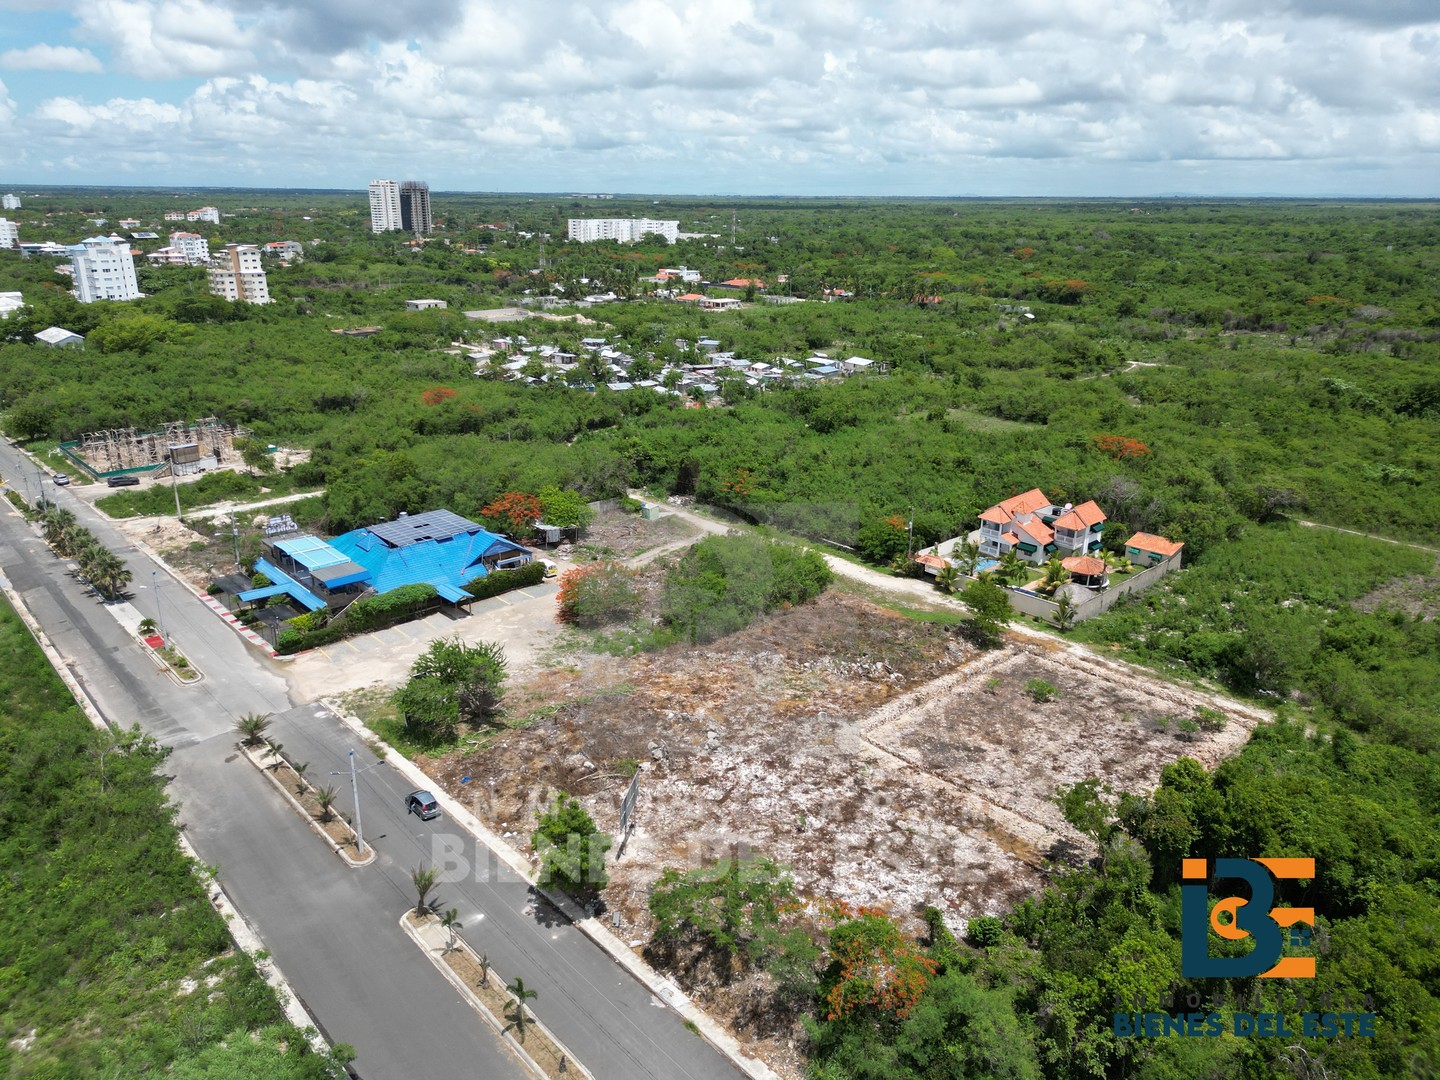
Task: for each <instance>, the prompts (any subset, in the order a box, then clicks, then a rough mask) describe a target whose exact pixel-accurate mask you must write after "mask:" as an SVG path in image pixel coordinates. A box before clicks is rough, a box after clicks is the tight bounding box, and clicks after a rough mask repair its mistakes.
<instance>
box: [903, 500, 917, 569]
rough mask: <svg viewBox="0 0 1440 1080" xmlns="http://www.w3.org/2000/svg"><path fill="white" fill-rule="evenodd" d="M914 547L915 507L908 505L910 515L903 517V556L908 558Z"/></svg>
mask: <svg viewBox="0 0 1440 1080" xmlns="http://www.w3.org/2000/svg"><path fill="white" fill-rule="evenodd" d="M914 549H915V507H913V506H912V507H910V516H909V517H908V518H906V519H905V557H906V558H907V559H908V558H910V555H911V552H913V551H914Z"/></svg>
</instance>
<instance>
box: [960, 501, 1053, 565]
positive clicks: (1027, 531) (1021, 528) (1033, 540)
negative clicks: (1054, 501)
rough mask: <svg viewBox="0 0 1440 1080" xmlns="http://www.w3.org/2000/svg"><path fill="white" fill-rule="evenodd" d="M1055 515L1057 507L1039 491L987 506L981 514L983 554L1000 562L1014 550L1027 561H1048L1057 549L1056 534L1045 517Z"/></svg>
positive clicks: (980, 533)
mask: <svg viewBox="0 0 1440 1080" xmlns="http://www.w3.org/2000/svg"><path fill="white" fill-rule="evenodd" d="M1055 516H1058V512H1057V510H1056V508H1055V507H1054V506H1052V505H1051V503H1050V498H1049V496H1047V495H1046V494H1045V493H1044V492H1043V491H1041V490H1040V489H1039V488H1031V489H1030V490H1029V491H1024V492H1021V493H1020V494H1019V495H1012V496H1011V497H1010V498H1008V499H1005V500H1002V501H1001V502H998V503H996V504H995V505H994V506H991V507H988V508H987V509H985V510H984V511H983V512H982V513H981V514H980V528H979V530H978V536H977V539H978V540H979V543H980V554H982V555H985V556H987V557H989V558H993V559H998V558H1001V557H1003V556H1004V555H1005V554H1006V553H1007V552H1009V551H1012V550H1013V551H1015V552H1016V553H1017V554H1018V555H1019V556H1020V557H1021V558H1022V559H1025V560H1026V561H1028V562H1032V563H1036V564H1040V563H1043V562H1045V561H1046V560H1047V559H1049V558H1050V556H1051V555H1052V554H1053V553H1054V552H1055V550H1056V548H1055V533H1054V531H1053V530H1052V529H1051V528H1050V526H1049V525H1047V524H1046V523H1045V518H1046V517H1051V518H1052V519H1053V518H1054V517H1055Z"/></svg>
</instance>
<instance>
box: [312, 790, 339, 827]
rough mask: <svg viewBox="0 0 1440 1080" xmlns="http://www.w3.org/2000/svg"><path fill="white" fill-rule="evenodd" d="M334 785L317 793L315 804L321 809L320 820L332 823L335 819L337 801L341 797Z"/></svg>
mask: <svg viewBox="0 0 1440 1080" xmlns="http://www.w3.org/2000/svg"><path fill="white" fill-rule="evenodd" d="M339 794H340V793H339V792H337V791H336V790H335V788H334V786H333V785H331V786H330V787H323V788H321V789H320V790H319V791H317V792H315V803H316V805H317V806H319V807H320V820H321V821H323V822H327V823H328V822H330V821H333V820H334V819H335V800H336V799H337V798H338V797H339Z"/></svg>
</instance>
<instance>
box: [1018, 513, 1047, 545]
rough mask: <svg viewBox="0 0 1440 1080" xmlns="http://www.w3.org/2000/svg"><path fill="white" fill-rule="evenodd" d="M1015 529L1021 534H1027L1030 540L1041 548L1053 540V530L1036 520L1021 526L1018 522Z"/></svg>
mask: <svg viewBox="0 0 1440 1080" xmlns="http://www.w3.org/2000/svg"><path fill="white" fill-rule="evenodd" d="M1015 528H1017V529H1019V530H1020V531H1021V532H1023V533H1027V534H1028V535H1029V536H1030V538H1031V539H1032V540H1034V541H1035V542H1036V543H1038V544H1039V545H1040V546H1041V547H1044V546H1045V545H1046V544H1048V543H1050V541H1052V540H1054V539H1055V530H1054V529H1052V528H1050V526H1049V525H1046V524H1045V523H1044V522H1043V521H1041V520H1039V519H1038V518H1036V519H1032V520H1030V521H1027V522H1025V524H1023V525H1022V524H1020V523H1019V522H1016V523H1015Z"/></svg>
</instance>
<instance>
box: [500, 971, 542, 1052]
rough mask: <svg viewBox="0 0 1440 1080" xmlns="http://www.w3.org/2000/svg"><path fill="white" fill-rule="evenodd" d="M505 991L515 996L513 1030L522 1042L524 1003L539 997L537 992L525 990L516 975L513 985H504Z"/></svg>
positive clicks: (523, 983) (523, 1039) (522, 982)
mask: <svg viewBox="0 0 1440 1080" xmlns="http://www.w3.org/2000/svg"><path fill="white" fill-rule="evenodd" d="M505 989H506V990H509V991H510V993H511V994H513V995H514V996H515V1030H516V1032H517V1033H518V1034H519V1036H520V1041H521V1042H524V1041H525V1002H527V1001H529V1000H530V999H531V998H538V997H539V996H540V992H539V991H538V990H526V989H525V980H524V979H522V978H520V977H519V976H518V975H517V976H516V977H515V981H514V982H513V983H509V984H507V985H506V987H505Z"/></svg>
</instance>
